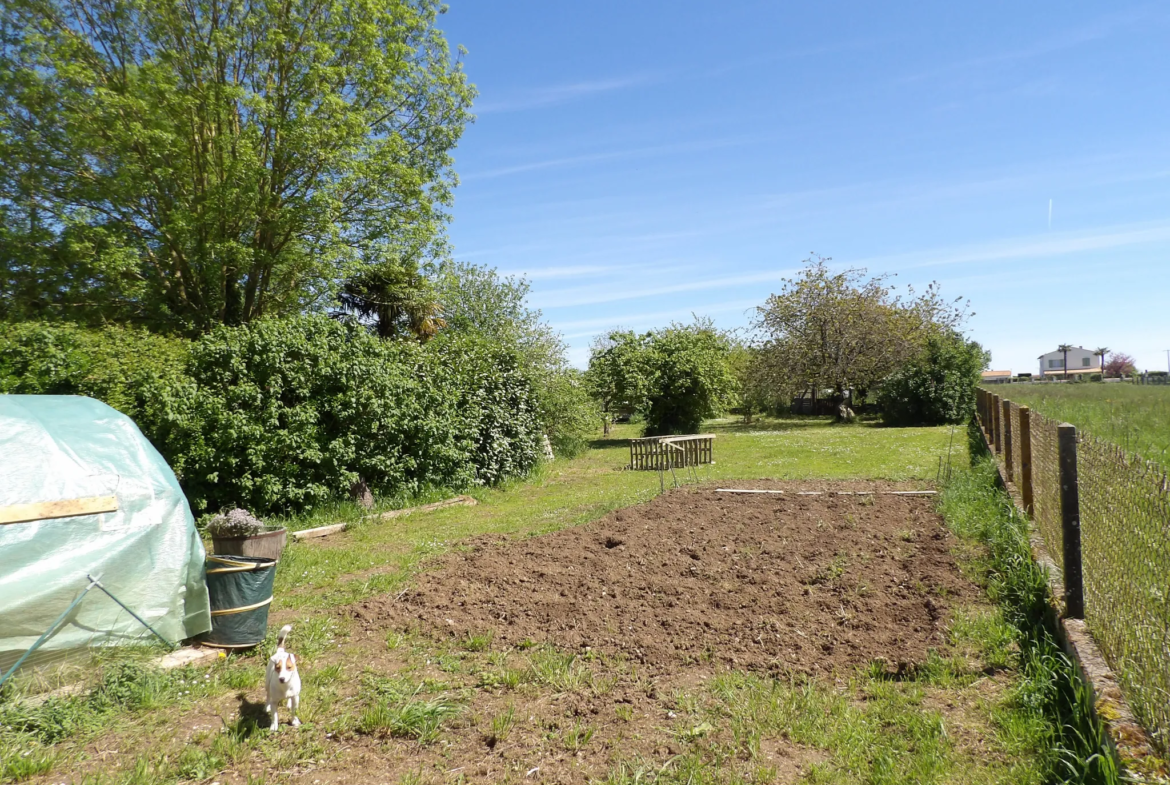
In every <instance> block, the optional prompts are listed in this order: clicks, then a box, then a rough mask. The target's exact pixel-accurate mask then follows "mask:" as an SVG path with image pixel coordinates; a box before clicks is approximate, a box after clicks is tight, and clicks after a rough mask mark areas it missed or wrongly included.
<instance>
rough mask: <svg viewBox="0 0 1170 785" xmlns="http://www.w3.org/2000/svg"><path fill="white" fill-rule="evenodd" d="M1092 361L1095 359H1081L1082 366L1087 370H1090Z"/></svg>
mask: <svg viewBox="0 0 1170 785" xmlns="http://www.w3.org/2000/svg"><path fill="white" fill-rule="evenodd" d="M1092 361H1093V358H1092V357H1083V358H1081V365H1083V366H1085V367H1086V368H1088V367H1089V363H1090V362H1092Z"/></svg>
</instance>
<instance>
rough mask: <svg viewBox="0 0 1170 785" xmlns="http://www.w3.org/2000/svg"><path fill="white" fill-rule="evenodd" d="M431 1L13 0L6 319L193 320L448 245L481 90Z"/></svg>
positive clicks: (1, 13) (0, 149)
mask: <svg viewBox="0 0 1170 785" xmlns="http://www.w3.org/2000/svg"><path fill="white" fill-rule="evenodd" d="M441 10H442V7H441V5H440V3H439V2H438V1H437V0H282V2H272V1H271V0H239V1H238V2H233V1H232V0H228V1H227V2H224V0H185V2H183V3H165V2H163V3H160V2H154V0H11V1H10V2H6V3H4V5H3V6H2V10H0V164H2V165H0V225H2V226H3V230H2V231H0V258H3V260H4V267H3V278H2V279H0V317H7V318H28V317H34V316H36V317H48V318H67V319H72V320H80V321H91V322H92V321H105V320H114V321H133V322H140V323H144V324H147V325H149V326H152V327H155V328H161V329H166V330H176V331H182V332H188V333H198V332H204V331H207V330H209V329H211V328H212V327H214V326H215V325H216V324H220V323H226V324H240V323H245V322H248V321H251V320H254V319H257V318H259V317H262V316H266V315H281V314H288V313H297V312H302V311H305V310H313V309H316V308H320V307H323V306H324V305H326V304H327V303H329V302H330V301H331V300H332V299H333V298H334V295H335V294H336V292H337V290H338V287H339V286H340V285H341V283H342V282H343V281H345V280H347V279H349V278H351V277H353V276H354V275H355V274H357V273H359V272H360V271H361V270H362V269H364V268H365V267H368V266H371V265H378V264H383V263H386V262H388V261H395V262H399V263H402V262H403V261H404V260H413V261H415V262H417V261H419V260H425V259H428V258H431V257H432V256H434V255H435V254H436V253H437V252H440V251H441V250H442V247H443V226H444V223H445V221H446V214H445V208H446V206H447V205H448V204H449V203H450V199H451V190H452V188H453V186H454V184H455V175H454V172H453V170H452V160H451V150H452V149H453V147H454V146H455V144H456V143H457V141H458V139H459V137H460V135H461V133H462V131H463V127H464V125H465V123H466V122H467V121H468V119H469V117H470V116H469V114H468V111H469V106H470V101H471V98H472V96H473V88H472V87H471V86H470V85H469V84H468V83H467V81H466V78H465V76H464V73H463V71H462V67H461V64H460V63H459V62H458V60H457V59H453V58H452V57H451V54H450V51H449V49H448V46H447V43H446V41H445V39H444V38H443V35H442V33H441V32H440V31H439V30H437V29H436V27H435V23H436V19H437V16H438V15H439V13H441Z"/></svg>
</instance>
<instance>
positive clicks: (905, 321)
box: [755, 256, 971, 400]
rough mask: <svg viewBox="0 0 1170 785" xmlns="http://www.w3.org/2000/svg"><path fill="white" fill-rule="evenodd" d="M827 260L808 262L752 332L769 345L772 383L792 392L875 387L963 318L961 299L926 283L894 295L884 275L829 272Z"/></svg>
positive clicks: (771, 300)
mask: <svg viewBox="0 0 1170 785" xmlns="http://www.w3.org/2000/svg"><path fill="white" fill-rule="evenodd" d="M829 261H831V260H830V259H826V258H822V257H819V256H818V257H813V258H811V259H807V260H805V267H804V269H803V270H802V271H801V273H800V275H798V276H797V277H796V278H792V279H786V280H785V282H784V288H783V289H782V290H781V292H780V293H779V294H773V295H772V296H771V297H769V298H768V300H767V302H766V303H765V304H764V305H763V306H762V307H761V308H759V309H758V315H757V320H756V324H755V327H756V328H757V329H758V330H760V331H761V333H762V334H763V336H764V337H765V339H766V342H765V352H766V354H767V356H768V360H769V362H768V367H770V368H771V369H773V372H774V373H775V374H777V379H776V382H777V384H778V385H779V384H781V383H785V382H786V383H788V384H790V385H792V386H794V387H796V388H797V389H804V390H813V391H819V390H822V389H826V388H828V389H832V390H834V391H835V393H836V395H837V398H838V400H840V399H841V398H842V397H843V396H844V393H845V391H846V390H849V389H854V388H860V389H869V388H872V387H875V386H876V385H877V384H878V383H880V382H881V381H882V380H883V379H884V378H886V377H887V376H888V375H889V374H890V373H892V372H893V371H895V370H896V369H898V368H900V367H901V366H902V365H904V364H905V363H907V362H909V361H910V360H911V359H912V358H914V357H915V356H916V355H917V354H918V352H919V351H920V350H921V348H922V346H923V345H924V343H925V340H926V338H927V337H929V336H930V335H932V334H933V333H934V332H935V331H936V330H938V329H954V328H956V327H958V326H959V325H961V324H962V323H963V322H964V321H965V320H966V318H967V317H968V316H970V315H971V314H969V313H968V311H967V308H966V303H963V302H961V299H962V298H959V299H957V300H954V301H952V302H946V301H944V300H943V299H942V297H941V295H940V293H939V289H938V286H937V285H936V284H933V283H932V284H931V285H930V286H929V287H928V288H927V290H926V291H925V292H923V293H922V294H921V295H919V294H916V293H915V292H914V290H913V288H910V289H908V293H907V295H906V296H905V297H902V296H899V295H896V294H895V293H894V291H893V288H892V286H891V285H890V283H889V276H877V277H875V278H867V277H866V271H865V270H864V269H847V270H843V271H841V272H837V273H834V272H832V271H831V270H830V269H829V266H828V262H829Z"/></svg>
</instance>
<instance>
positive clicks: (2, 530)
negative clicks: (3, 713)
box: [0, 395, 211, 666]
mask: <svg viewBox="0 0 1170 785" xmlns="http://www.w3.org/2000/svg"><path fill="white" fill-rule="evenodd" d="M109 495H113V496H115V497H117V504H118V509H117V512H109V513H101V514H93V515H78V516H73V517H69V518H56V519H52V520H39V521H29V522H24V523H12V524H6V525H0V666H3V665H4V664H6V663H11V662H12V661H13V660H15V658H16V657H18V656H19V655H20V653H21V652H23V651H25V650H26V649H28V648H29V647H30V646H32V645H33V643H34V642H35V641H36V640H37V638H39V637H40V636H41V634H42V633H44V632H45V631H46V630H47V629H48V628H49V627H50V626H51V625H52V623H53V621H54V620H55V619H56V618H57V617H58V616H59V615H60V614H61V613H62V612H63V611H64V610H65V609H66V608H68V607H69V604H70V603H71V602H72V601H73V600H74V598H76V597H77V595H78V594H80V593H81V591H82V590H83V589H85V587H86V585H87V584H88V580H87V579H86V575H87V574H90V575H93V576H94V577H100V579H101V582H102V585H104V586H105V587H106V588H107V589H108V590H109V591H110V592H111V593H113V594H114V596H116V597H117V598H118V599H120V600H121V601H122V602H124V603H125V604H126V605H127V606H128V607H130V608H131V609H133V610H134V612H135V613H137V614H138V615H139V616H141V617H142V618H143V619H144V620H145V621H146V622H147V623H149V624H150V625H151V626H152V627H154V629H156V630H157V631H158V632H159V633H160V634H161V635H163V636H164V637H165V638H167V639H168V640H170V641H179V640H182V639H184V638H189V637H192V636H194V635H198V634H200V633H202V632H206V631H207V630H209V629H210V628H211V623H210V620H211V617H210V610H209V607H208V600H207V587H206V585H205V584H204V579H203V562H204V556H205V554H204V550H203V544H202V542H201V541H200V539H199V535H198V533H197V531H196V529H195V521H194V519H193V518H192V516H191V510H190V508H189V507H188V505H187V499H186V497H185V496H184V495H183V491H182V490H181V489H180V488H179V483H178V481H177V480H176V479H175V475H174V472H172V471H171V469H170V467H169V466H168V465H167V463H166V461H165V460H163V457H162V456H161V455H159V453H158V451H157V450H155V449H154V447H153V445H151V443H150V442H149V441H148V440H147V439H146V437H145V436H143V435H142V432H141V431H139V430H138V426H136V425H135V424H134V422H133V421H132V420H131V419H130V418H129V417H126V416H125V415H124V414H121V413H119V412H118V411H116V410H114V409H112V408H110V407H109V406H107V405H106V404H104V403H101V402H100V401H96V400H93V399H92V398H83V397H77V396H64V395H0V507H6V506H10V505H25V504H36V503H42V502H52V501H62V500H68V499H78V498H84V497H94V496H109ZM152 637H153V636H151V635H150V633H149V631H147V630H146V629H145V628H143V627H142V625H141V624H139V623H138V622H137V621H135V620H134V619H133V617H131V616H130V615H129V614H127V613H126V612H125V611H124V610H122V609H121V608H119V607H118V606H117V604H116V603H114V602H113V601H112V600H110V599H109V598H108V597H106V596H105V595H103V594H102V593H101V592H98V591H92V592H90V593H89V595H88V596H86V597H85V598H84V599H83V600H82V601H81V603H80V604H79V605H78V606H77V608H75V609H74V611H73V612H72V613H71V614H70V616H69V618H68V619H67V620H66V621H65V623H64V624H63V625H62V626H61V628H60V629H59V630H58V631H57V632H56V633H55V634H54V635H53V637H52V638H51V639H50V640H49V641H47V642H46V643H45V644H44V646H43V647H42V649H43V650H44V651H61V650H66V649H75V648H79V647H83V646H101V645H111V644H117V643H129V642H141V641H146V640H148V639H150V638H152Z"/></svg>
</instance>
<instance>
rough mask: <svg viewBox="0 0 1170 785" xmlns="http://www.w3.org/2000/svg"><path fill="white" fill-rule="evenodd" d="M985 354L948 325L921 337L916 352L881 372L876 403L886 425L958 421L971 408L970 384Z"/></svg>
mask: <svg viewBox="0 0 1170 785" xmlns="http://www.w3.org/2000/svg"><path fill="white" fill-rule="evenodd" d="M990 361H991V355H990V354H989V353H988V352H986V351H984V350H983V347H982V346H980V345H979V344H977V343H976V342H974V341H968V340H965V339H964V338H963V336H962V335H960V334H959V333H958V332H956V331H954V330H939V331H937V332H935V333H933V334H931V335H930V336H928V337H927V339H926V343H925V346H924V347H923V349H922V351H921V352H920V353H919V354H918V356H916V357H915V358H914V359H912V360H911V361H910V362H908V363H906V364H905V365H903V366H902V367H901V368H899V369H898V370H896V371H894V372H893V373H892V374H890V376H889V377H887V378H886V379H885V380H884V381H883V382H882V385H881V388H880V389H879V391H878V396H877V398H878V405H879V406H880V407H881V410H882V420H883V421H884V422H885V423H886V424H887V425H898V426H902V425H942V424H944V423H963V422H966V421H967V420H969V419H970V418H971V415H972V414H973V413H974V411H975V389H976V388H977V387H978V386H979V382H980V373H981V372H982V371H983V369H985V368H986V367H987V365H988V363H989V362H990Z"/></svg>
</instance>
